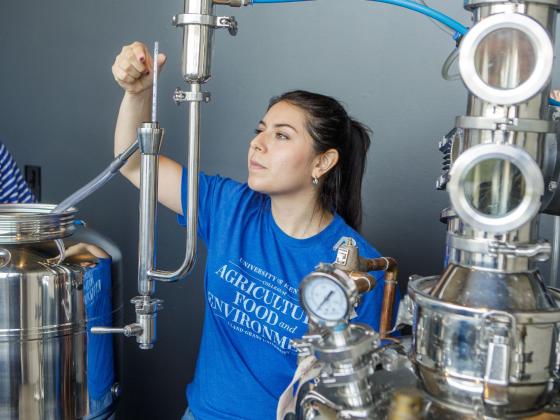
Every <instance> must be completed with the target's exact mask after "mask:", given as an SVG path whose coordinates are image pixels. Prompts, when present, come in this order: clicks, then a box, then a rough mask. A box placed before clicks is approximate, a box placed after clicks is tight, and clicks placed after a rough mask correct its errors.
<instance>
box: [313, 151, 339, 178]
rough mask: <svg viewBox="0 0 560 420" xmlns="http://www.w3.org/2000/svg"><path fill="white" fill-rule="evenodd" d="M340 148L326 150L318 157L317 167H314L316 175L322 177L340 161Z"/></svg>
mask: <svg viewBox="0 0 560 420" xmlns="http://www.w3.org/2000/svg"><path fill="white" fill-rule="evenodd" d="M338 157H339V155H338V150H336V149H329V150H327V151H326V152H323V153H321V154H320V155H319V156H317V158H316V162H315V167H314V168H313V175H312V176H314V177H317V178H321V177H322V176H323V175H325V174H326V173H327V172H329V171H330V170H331V169H332V168H334V167H335V165H336V164H337V163H338Z"/></svg>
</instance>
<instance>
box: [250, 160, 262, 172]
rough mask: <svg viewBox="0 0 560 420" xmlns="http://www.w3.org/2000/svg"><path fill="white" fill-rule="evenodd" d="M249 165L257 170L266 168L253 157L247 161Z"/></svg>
mask: <svg viewBox="0 0 560 420" xmlns="http://www.w3.org/2000/svg"><path fill="white" fill-rule="evenodd" d="M249 167H250V168H251V169H256V170H259V169H266V167H264V166H263V165H261V164H260V163H258V162H257V161H255V160H253V159H251V160H250V161H249Z"/></svg>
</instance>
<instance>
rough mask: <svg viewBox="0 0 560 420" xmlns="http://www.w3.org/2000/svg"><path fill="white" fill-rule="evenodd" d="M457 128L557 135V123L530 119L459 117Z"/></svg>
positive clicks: (456, 122)
mask: <svg viewBox="0 0 560 420" xmlns="http://www.w3.org/2000/svg"><path fill="white" fill-rule="evenodd" d="M455 125H456V127H457V128H466V129H475V130H502V131H524V132H530V133H556V132H557V130H558V122H557V121H549V120H535V119H528V118H505V117H503V118H493V117H469V116H464V115H462V116H459V117H457V118H456V119H455Z"/></svg>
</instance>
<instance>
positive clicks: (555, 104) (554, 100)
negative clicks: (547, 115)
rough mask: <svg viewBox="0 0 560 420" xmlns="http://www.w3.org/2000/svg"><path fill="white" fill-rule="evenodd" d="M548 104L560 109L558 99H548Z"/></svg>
mask: <svg viewBox="0 0 560 420" xmlns="http://www.w3.org/2000/svg"><path fill="white" fill-rule="evenodd" d="M548 104H549V105H552V106H558V107H560V101H557V100H556V99H552V98H548Z"/></svg>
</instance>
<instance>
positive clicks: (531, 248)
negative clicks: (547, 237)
mask: <svg viewBox="0 0 560 420" xmlns="http://www.w3.org/2000/svg"><path fill="white" fill-rule="evenodd" d="M488 253H489V254H490V255H496V256H497V255H499V254H501V255H513V256H516V257H524V258H533V259H535V260H537V261H541V262H542V261H547V260H548V259H549V258H550V255H551V253H552V246H551V245H550V244H549V243H548V242H546V241H542V242H538V243H536V244H517V245H516V244H510V243H507V242H499V241H493V242H490V243H489V244H488Z"/></svg>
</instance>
